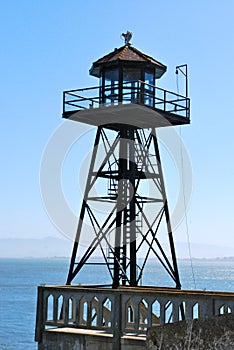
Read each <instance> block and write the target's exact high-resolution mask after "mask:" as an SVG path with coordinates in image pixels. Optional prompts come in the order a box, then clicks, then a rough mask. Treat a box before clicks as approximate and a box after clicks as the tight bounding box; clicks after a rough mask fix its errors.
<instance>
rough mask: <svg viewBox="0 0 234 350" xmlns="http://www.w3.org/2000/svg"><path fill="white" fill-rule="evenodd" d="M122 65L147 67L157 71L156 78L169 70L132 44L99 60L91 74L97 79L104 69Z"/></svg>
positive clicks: (93, 66) (94, 63) (94, 64)
mask: <svg viewBox="0 0 234 350" xmlns="http://www.w3.org/2000/svg"><path fill="white" fill-rule="evenodd" d="M120 65H123V66H124V65H127V66H133V67H137V66H145V67H146V68H147V67H150V68H154V69H155V77H156V79H157V78H160V77H161V76H162V75H163V74H164V73H165V72H166V70H167V67H166V66H165V65H164V64H162V63H160V62H159V61H157V60H155V59H154V58H153V57H151V56H149V55H147V54H145V53H144V52H142V51H140V50H138V49H136V48H135V47H133V46H132V45H131V44H126V45H124V46H121V47H120V48H118V49H117V48H116V49H115V50H114V51H112V52H110V53H108V54H107V55H105V56H103V57H102V58H99V59H98V60H97V61H96V62H93V65H92V67H91V69H90V71H89V72H90V74H91V75H93V76H95V77H98V78H99V77H100V76H101V69H102V68H104V67H116V66H120Z"/></svg>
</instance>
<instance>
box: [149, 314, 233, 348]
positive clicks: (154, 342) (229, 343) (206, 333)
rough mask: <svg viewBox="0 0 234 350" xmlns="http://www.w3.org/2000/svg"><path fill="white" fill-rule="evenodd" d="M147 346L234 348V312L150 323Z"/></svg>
mask: <svg viewBox="0 0 234 350" xmlns="http://www.w3.org/2000/svg"><path fill="white" fill-rule="evenodd" d="M146 344H147V349H148V350H169V349H170V350H179V349H186V350H198V349H199V350H234V314H227V315H221V316H215V317H211V318H208V319H203V320H202V319H199V320H198V319H196V320H192V321H181V322H177V323H174V324H166V325H164V326H162V327H152V328H150V329H149V330H148V333H147V339H146Z"/></svg>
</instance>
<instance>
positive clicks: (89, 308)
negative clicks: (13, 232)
mask: <svg viewBox="0 0 234 350" xmlns="http://www.w3.org/2000/svg"><path fill="white" fill-rule="evenodd" d="M227 313H234V293H218V292H204V291H181V290H176V289H172V288H171V289H170V288H151V287H136V288H133V287H120V288H118V289H107V288H94V287H84V286H40V287H38V302H37V322H36V337H35V338H36V341H38V342H40V340H41V336H42V332H43V331H44V330H46V329H50V328H61V327H66V328H67V327H69V328H79V329H89V330H97V331H104V332H106V333H111V334H113V338H114V339H115V341H116V344H117V343H118V339H119V338H120V337H121V336H122V335H124V334H134V335H142V334H145V333H146V331H147V329H148V328H149V327H152V326H159V325H164V324H167V323H174V322H177V321H180V320H182V319H183V318H185V319H186V320H192V319H204V318H208V317H211V316H215V315H219V314H227ZM116 348H117V345H116Z"/></svg>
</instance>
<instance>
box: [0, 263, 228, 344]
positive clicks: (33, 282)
mask: <svg viewBox="0 0 234 350" xmlns="http://www.w3.org/2000/svg"><path fill="white" fill-rule="evenodd" d="M68 266H69V260H68V259H0V349H1V350H14V349H16V350H36V349H37V343H35V342H34V329H35V319H36V298H37V286H38V285H40V284H50V285H53V284H54V285H56V284H59V285H61V284H64V283H65V280H66V276H67V271H68ZM179 270H180V277H181V282H182V287H183V289H194V288H196V289H200V290H217V291H220V290H222V291H230V292H234V260H212V261H211V260H210V261H209V260H195V261H194V262H193V272H192V269H191V263H190V262H189V261H185V260H181V261H179ZM97 271H98V273H97ZM101 273H102V280H103V282H104V283H108V282H110V281H109V280H108V276H107V275H106V274H105V272H104V270H103V271H102V272H101V271H100V266H98V267H94V266H87V267H86V270H83V271H82V273H81V274H80V281H79V282H80V283H87V284H89V283H100V275H101ZM193 275H194V278H193ZM169 283H170V281H169V279H167V277H166V276H165V273H164V272H163V271H162V269H161V268H160V267H159V266H158V265H155V264H150V265H149V266H148V268H147V270H146V272H145V277H144V280H143V284H144V285H158V286H163V285H164V286H169ZM171 286H172V285H171Z"/></svg>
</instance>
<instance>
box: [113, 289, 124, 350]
mask: <svg viewBox="0 0 234 350" xmlns="http://www.w3.org/2000/svg"><path fill="white" fill-rule="evenodd" d="M121 304H122V298H121V292H116V293H115V297H114V305H113V307H114V319H113V350H121V333H122V329H121V316H122V315H121V313H122V305H121Z"/></svg>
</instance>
